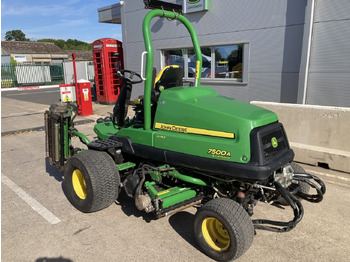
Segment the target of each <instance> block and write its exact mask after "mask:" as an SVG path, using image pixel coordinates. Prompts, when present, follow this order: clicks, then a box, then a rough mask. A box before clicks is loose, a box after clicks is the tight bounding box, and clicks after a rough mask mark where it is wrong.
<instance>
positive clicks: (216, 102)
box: [95, 10, 278, 163]
mask: <svg viewBox="0 0 350 262" xmlns="http://www.w3.org/2000/svg"><path fill="white" fill-rule="evenodd" d="M156 16H159V17H165V18H170V19H177V20H179V21H180V22H182V23H183V24H184V25H185V27H186V28H187V29H188V31H189V33H190V35H191V38H192V42H193V45H194V49H195V52H196V56H197V59H198V61H197V68H196V70H197V73H196V77H195V86H192V87H173V88H170V89H166V90H164V91H162V92H161V94H160V97H159V100H158V103H157V105H156V106H157V109H156V114H155V119H154V121H153V122H152V119H151V91H152V68H153V48H152V41H151V37H150V21H151V20H152V18H154V17H156ZM143 32H144V38H145V47H146V51H147V63H146V81H145V90H144V100H143V101H144V125H143V126H140V125H138V126H134V125H131V126H130V127H127V128H121V129H119V128H118V127H117V126H115V125H114V124H113V123H111V122H107V123H100V124H97V125H96V126H95V133H96V134H97V136H98V138H99V139H107V138H109V137H110V136H111V135H114V134H117V135H118V136H125V137H129V138H130V139H131V141H132V142H133V143H135V144H141V145H145V146H150V147H155V148H159V149H164V150H169V151H174V152H180V153H184V154H189V155H195V156H200V157H205V158H213V159H219V160H224V161H234V162H238V163H247V162H249V160H250V158H251V152H250V132H251V130H252V129H253V128H256V127H260V126H264V125H267V124H270V123H273V122H276V121H278V118H277V116H276V114H275V113H273V112H271V111H269V110H266V109H263V108H260V107H257V106H254V105H250V104H248V103H245V102H241V101H238V100H235V99H232V98H228V97H224V96H220V95H218V93H217V92H216V91H215V90H214V89H212V88H209V87H204V86H200V80H201V79H200V78H201V74H200V73H198V72H201V65H202V55H201V51H200V46H199V44H198V40H197V36H196V33H195V31H194V29H193V27H192V25H191V23H190V22H189V21H188V20H187V19H186V18H185V17H184V16H182V15H179V14H177V15H176V14H175V13H174V12H167V11H162V10H152V11H150V12H149V13H148V14H147V15H146V17H145V19H144V22H143ZM153 106H154V105H153ZM190 129H195V132H194V133H193V132H189V130H190ZM198 130H199V131H198ZM198 132H199V133H198ZM218 132H219V134H217V133H218ZM222 133H223V134H229V135H232V137H225V136H222V135H221V134H222Z"/></svg>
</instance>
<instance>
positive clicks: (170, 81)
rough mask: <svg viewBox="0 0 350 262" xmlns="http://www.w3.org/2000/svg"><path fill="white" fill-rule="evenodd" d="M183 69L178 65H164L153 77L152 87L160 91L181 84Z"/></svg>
mask: <svg viewBox="0 0 350 262" xmlns="http://www.w3.org/2000/svg"><path fill="white" fill-rule="evenodd" d="M183 77H184V69H183V68H182V67H180V66H178V65H170V66H166V67H164V68H163V69H162V70H161V71H160V72H159V74H158V76H157V77H156V79H155V84H154V89H155V90H156V91H158V92H162V91H163V90H164V89H168V88H171V87H175V86H183V81H182V79H183Z"/></svg>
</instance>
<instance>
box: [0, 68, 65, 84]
mask: <svg viewBox="0 0 350 262" xmlns="http://www.w3.org/2000/svg"><path fill="white" fill-rule="evenodd" d="M47 84H64V72H63V64H62V63H57V64H47V65H35V64H1V88H5V87H18V86H28V85H47Z"/></svg>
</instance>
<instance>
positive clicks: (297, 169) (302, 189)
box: [278, 162, 310, 206]
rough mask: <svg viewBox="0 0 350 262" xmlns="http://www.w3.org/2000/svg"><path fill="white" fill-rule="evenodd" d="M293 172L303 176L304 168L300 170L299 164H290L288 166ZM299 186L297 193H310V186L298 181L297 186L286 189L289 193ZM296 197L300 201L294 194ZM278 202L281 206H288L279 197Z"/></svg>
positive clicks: (293, 185)
mask: <svg viewBox="0 0 350 262" xmlns="http://www.w3.org/2000/svg"><path fill="white" fill-rule="evenodd" d="M290 165H291V166H292V168H293V170H294V173H295V174H305V173H306V171H305V169H304V168H302V167H301V166H300V165H299V164H297V163H295V162H292V163H291V164H290ZM299 185H300V188H299V190H298V192H300V193H303V194H308V193H309V191H310V185H309V184H308V183H305V182H302V181H298V184H292V185H290V186H289V187H288V190H289V191H294V190H295V189H296V188H297V187H298V186H299ZM296 197H297V198H298V199H299V200H302V199H300V198H299V197H298V195H297V194H296ZM278 202H279V203H280V204H281V205H282V206H289V204H288V202H287V201H286V200H285V199H284V198H283V197H281V196H280V197H279V198H278Z"/></svg>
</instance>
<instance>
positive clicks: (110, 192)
mask: <svg viewBox="0 0 350 262" xmlns="http://www.w3.org/2000/svg"><path fill="white" fill-rule="evenodd" d="M64 185H65V188H66V191H67V197H68V200H69V201H70V202H71V204H72V205H73V206H74V207H75V208H77V209H78V210H80V211H81V212H84V213H89V212H95V211H98V210H101V209H104V208H106V207H108V206H110V205H111V204H112V203H113V202H114V201H115V200H116V199H117V198H118V195H119V185H120V177H119V172H118V169H117V166H116V164H115V163H114V161H113V159H112V158H111V157H110V156H109V155H108V154H107V153H105V152H99V151H93V150H86V151H83V152H80V153H78V154H76V155H74V156H73V157H71V158H70V159H69V160H68V161H67V164H66V167H65V172H64Z"/></svg>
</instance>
